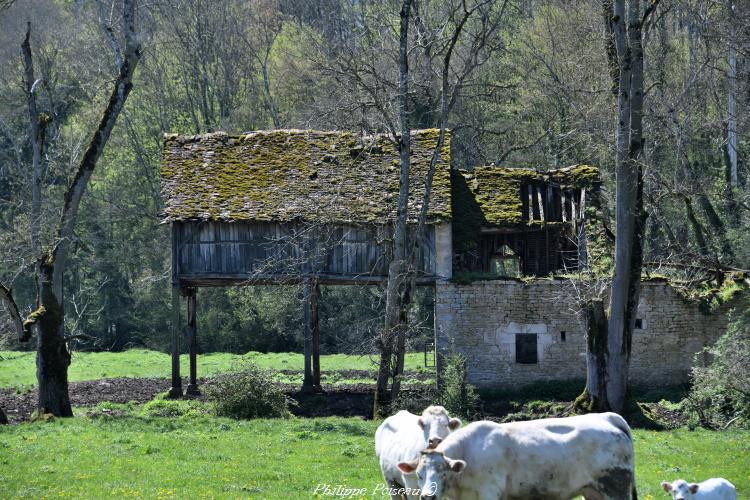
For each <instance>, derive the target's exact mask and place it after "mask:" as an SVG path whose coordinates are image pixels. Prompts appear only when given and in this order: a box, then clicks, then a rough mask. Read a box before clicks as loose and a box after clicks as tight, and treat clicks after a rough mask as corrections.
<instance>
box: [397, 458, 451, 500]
mask: <svg viewBox="0 0 750 500" xmlns="http://www.w3.org/2000/svg"><path fill="white" fill-rule="evenodd" d="M465 467H466V462H464V461H463V460H453V459H451V458H448V457H446V456H445V455H443V452H441V451H436V450H430V449H428V450H424V451H422V455H421V456H419V457H417V458H415V459H414V460H412V461H411V462H401V463H399V464H398V468H399V469H400V470H401V472H403V473H404V474H416V476H417V481H418V482H419V491H420V494H421V497H420V498H421V499H422V500H439V499H441V498H443V496H444V495H445V493H446V491H447V490H449V489H450V486H451V484H452V483H453V479H454V478H455V477H456V475H458V474H461V472H463V470H464V468H465Z"/></svg>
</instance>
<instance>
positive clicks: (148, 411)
mask: <svg viewBox="0 0 750 500" xmlns="http://www.w3.org/2000/svg"><path fill="white" fill-rule="evenodd" d="M199 405H200V403H198V402H197V401H190V400H187V401H181V400H177V399H164V398H160V397H158V396H157V397H156V398H155V399H152V400H151V401H149V402H148V403H146V404H145V405H143V408H142V409H141V415H142V416H144V417H173V418H176V417H185V416H197V415H200V413H201V411H200V408H199Z"/></svg>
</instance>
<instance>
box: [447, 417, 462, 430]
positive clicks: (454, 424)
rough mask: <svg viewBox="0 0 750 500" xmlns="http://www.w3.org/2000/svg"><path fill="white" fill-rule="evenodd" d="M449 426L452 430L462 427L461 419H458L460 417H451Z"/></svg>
mask: <svg viewBox="0 0 750 500" xmlns="http://www.w3.org/2000/svg"><path fill="white" fill-rule="evenodd" d="M448 427H449V428H450V430H452V431H455V430H456V429H458V428H459V427H461V419H458V418H452V419H450V421H449V422H448Z"/></svg>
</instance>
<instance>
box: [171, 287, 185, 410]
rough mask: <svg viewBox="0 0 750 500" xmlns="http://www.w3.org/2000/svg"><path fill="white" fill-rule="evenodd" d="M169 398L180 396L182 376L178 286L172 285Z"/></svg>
mask: <svg viewBox="0 0 750 500" xmlns="http://www.w3.org/2000/svg"><path fill="white" fill-rule="evenodd" d="M169 397H170V398H181V397H182V378H181V377H180V288H179V285H177V284H175V285H173V286H172V388H171V389H169Z"/></svg>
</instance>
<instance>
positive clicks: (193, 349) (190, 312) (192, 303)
mask: <svg viewBox="0 0 750 500" xmlns="http://www.w3.org/2000/svg"><path fill="white" fill-rule="evenodd" d="M197 295H198V290H197V289H195V288H191V289H190V290H188V296H187V317H188V320H187V321H188V332H189V333H190V381H189V382H188V386H187V389H186V390H185V394H187V395H189V396H197V395H198V394H200V391H199V390H198V367H197V361H198V360H197V352H198V337H197V335H198V324H197V322H196V319H197V316H196V305H197Z"/></svg>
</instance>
